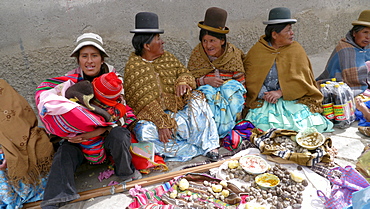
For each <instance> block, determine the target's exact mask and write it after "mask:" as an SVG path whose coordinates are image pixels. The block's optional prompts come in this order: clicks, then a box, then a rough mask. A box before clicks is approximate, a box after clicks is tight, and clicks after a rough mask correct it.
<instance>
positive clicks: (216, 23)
mask: <svg viewBox="0 0 370 209" xmlns="http://www.w3.org/2000/svg"><path fill="white" fill-rule="evenodd" d="M226 19H227V12H226V11H225V10H224V9H221V8H218V7H211V8H208V9H207V11H206V15H205V17H204V21H200V22H199V23H198V27H200V28H202V29H205V30H208V31H212V32H215V33H221V34H227V33H229V28H227V27H225V23H226Z"/></svg>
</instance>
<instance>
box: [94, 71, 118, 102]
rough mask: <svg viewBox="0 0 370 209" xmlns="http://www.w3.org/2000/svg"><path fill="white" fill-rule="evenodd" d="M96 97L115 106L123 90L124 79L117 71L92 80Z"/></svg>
mask: <svg viewBox="0 0 370 209" xmlns="http://www.w3.org/2000/svg"><path fill="white" fill-rule="evenodd" d="M92 85H93V86H94V94H95V98H96V99H98V100H100V101H101V102H103V103H104V104H107V105H110V106H114V105H115V104H117V102H116V100H117V99H118V98H119V96H120V94H121V92H122V88H123V86H122V81H121V79H119V78H118V76H117V75H116V73H113V72H110V73H106V74H103V75H101V76H99V77H97V78H95V79H94V80H93V82H92Z"/></svg>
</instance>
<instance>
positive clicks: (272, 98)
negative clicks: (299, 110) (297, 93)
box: [263, 89, 283, 104]
mask: <svg viewBox="0 0 370 209" xmlns="http://www.w3.org/2000/svg"><path fill="white" fill-rule="evenodd" d="M264 94H265V95H264V96H263V99H264V100H265V101H266V102H268V103H272V104H275V103H276V102H277V101H278V99H279V98H280V97H282V96H283V92H281V90H280V89H279V90H277V91H268V92H264Z"/></svg>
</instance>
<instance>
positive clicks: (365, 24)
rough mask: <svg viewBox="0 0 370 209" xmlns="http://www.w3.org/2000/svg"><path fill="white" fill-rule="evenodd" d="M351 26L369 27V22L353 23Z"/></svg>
mask: <svg viewBox="0 0 370 209" xmlns="http://www.w3.org/2000/svg"><path fill="white" fill-rule="evenodd" d="M352 25H362V26H366V27H370V22H365V21H357V20H356V21H353V22H352Z"/></svg>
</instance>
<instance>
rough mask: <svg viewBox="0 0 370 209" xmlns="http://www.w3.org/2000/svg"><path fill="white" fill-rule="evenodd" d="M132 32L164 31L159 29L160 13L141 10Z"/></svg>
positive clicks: (136, 17)
mask: <svg viewBox="0 0 370 209" xmlns="http://www.w3.org/2000/svg"><path fill="white" fill-rule="evenodd" d="M130 33H164V30H163V29H159V26H158V15H157V14H155V13H153V12H139V13H137V14H136V16H135V29H134V30H130Z"/></svg>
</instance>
